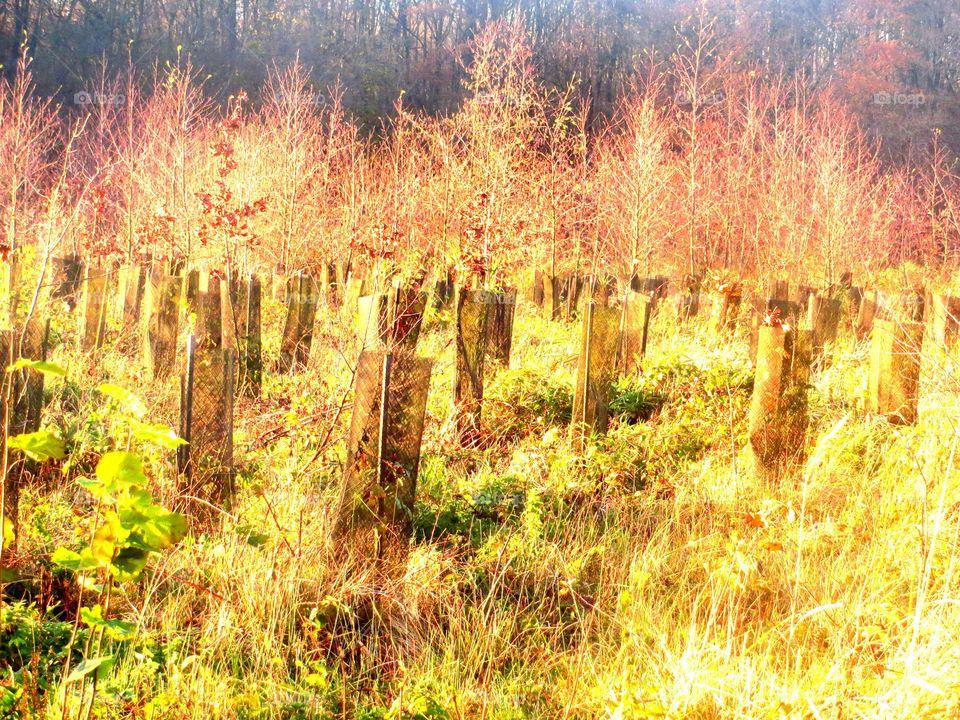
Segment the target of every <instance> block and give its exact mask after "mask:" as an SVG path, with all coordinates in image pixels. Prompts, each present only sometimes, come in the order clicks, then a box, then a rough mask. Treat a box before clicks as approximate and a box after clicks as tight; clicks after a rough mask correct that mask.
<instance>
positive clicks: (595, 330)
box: [571, 288, 621, 451]
mask: <svg viewBox="0 0 960 720" xmlns="http://www.w3.org/2000/svg"><path fill="white" fill-rule="evenodd" d="M591 289H593V288H591ZM620 322H621V311H620V310H619V309H617V308H611V307H604V306H603V305H600V304H598V303H597V302H596V301H595V300H594V298H593V292H591V293H590V297H589V299H588V301H587V303H586V307H585V309H584V313H583V320H582V322H581V333H580V357H579V360H578V362H577V374H576V384H575V385H574V392H573V418H572V423H571V430H572V434H573V443H574V447H576V448H577V450H578V451H582V450H583V449H584V447H585V446H586V441H587V438H589V436H590V435H591V434H592V433H605V432H606V431H607V424H608V422H609V413H610V392H611V388H612V385H613V379H614V375H615V373H616V366H617V352H618V350H619V348H620Z"/></svg>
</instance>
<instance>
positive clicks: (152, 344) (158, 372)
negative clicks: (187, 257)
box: [143, 273, 184, 379]
mask: <svg viewBox="0 0 960 720" xmlns="http://www.w3.org/2000/svg"><path fill="white" fill-rule="evenodd" d="M183 294H184V278H183V276H182V275H161V274H159V273H152V274H151V275H150V277H149V278H148V280H147V284H146V288H145V291H144V301H143V304H144V308H145V311H144V321H145V328H144V333H143V340H144V342H143V358H144V364H145V365H146V367H147V370H148V371H149V372H150V375H151V377H153V378H154V379H162V378H165V377H168V376H169V375H170V374H171V373H172V372H173V370H174V368H175V366H176V358H177V335H178V333H179V324H180V303H181V301H182V298H183Z"/></svg>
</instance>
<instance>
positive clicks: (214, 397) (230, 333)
mask: <svg viewBox="0 0 960 720" xmlns="http://www.w3.org/2000/svg"><path fill="white" fill-rule="evenodd" d="M196 307H197V326H196V334H195V335H191V336H190V338H189V340H188V343H187V364H186V370H185V372H184V374H183V375H182V377H181V385H180V418H181V424H180V434H181V437H182V438H183V439H184V440H186V441H187V442H188V444H187V445H184V446H181V447H180V448H179V454H178V461H179V462H178V465H179V470H180V473H181V474H182V475H183V476H184V479H185V486H184V488H183V491H184V493H185V495H186V497H187V500H188V503H189V505H190V506H191V507H192V508H193V514H195V515H201V516H203V515H208V514H209V513H207V512H205V510H204V508H205V507H209V506H210V505H213V506H215V507H219V506H223V505H225V504H228V503H229V501H230V498H231V497H232V495H233V402H234V390H235V386H234V377H235V372H236V353H237V350H236V346H235V344H234V343H235V336H234V332H235V330H234V326H233V315H232V311H231V310H230V294H229V289H228V288H227V287H226V283H221V282H220V280H219V278H215V277H209V278H201V281H200V285H199V288H198V292H197V296H196Z"/></svg>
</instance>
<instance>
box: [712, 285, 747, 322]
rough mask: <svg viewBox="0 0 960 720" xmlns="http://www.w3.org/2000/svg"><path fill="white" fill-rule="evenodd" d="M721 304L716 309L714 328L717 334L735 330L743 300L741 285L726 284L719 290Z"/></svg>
mask: <svg viewBox="0 0 960 720" xmlns="http://www.w3.org/2000/svg"><path fill="white" fill-rule="evenodd" d="M719 293H720V302H719V304H718V305H717V309H716V320H715V324H714V327H715V329H716V332H717V334H722V333H726V332H729V331H730V330H732V329H733V327H734V324H735V322H736V318H737V314H738V313H739V311H740V302H741V300H742V298H743V289H742V286H741V285H740V283H734V282H726V283H722V284H721V285H720V288H719Z"/></svg>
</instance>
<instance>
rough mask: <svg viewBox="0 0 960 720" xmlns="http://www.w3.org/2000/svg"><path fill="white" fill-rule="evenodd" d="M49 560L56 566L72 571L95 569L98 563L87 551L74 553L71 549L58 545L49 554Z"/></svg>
mask: <svg viewBox="0 0 960 720" xmlns="http://www.w3.org/2000/svg"><path fill="white" fill-rule="evenodd" d="M50 561H51V562H52V563H53V564H54V565H56V566H57V567H61V568H63V569H64V570H72V571H73V572H83V571H84V570H95V569H96V568H97V567H99V563H97V561H96V560H94V559H93V557H91V556H90V554H89V551H84V553H82V554H81V553H76V552H74V551H73V550H67V548H65V547H58V548H57V549H56V550H54V551H53V555H51V556H50Z"/></svg>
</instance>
